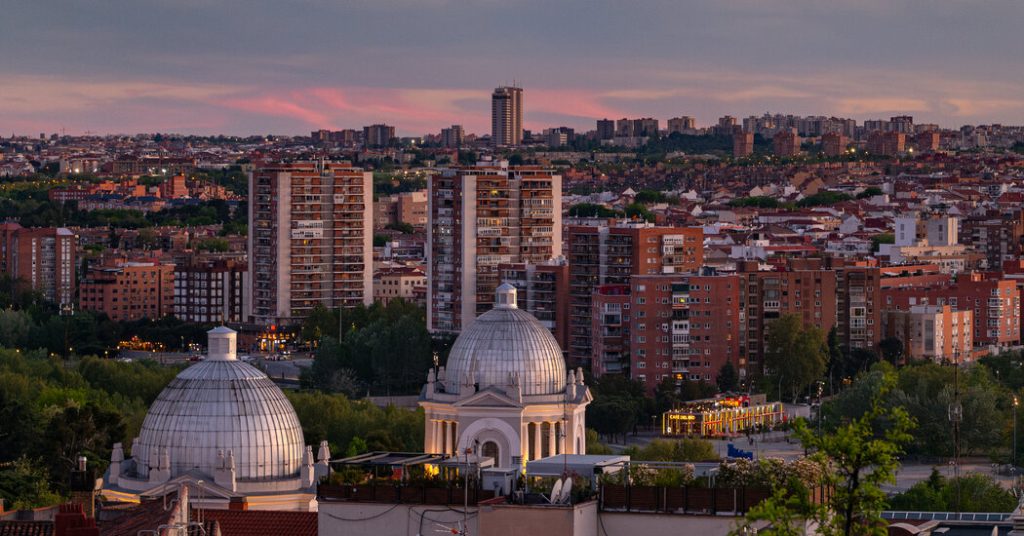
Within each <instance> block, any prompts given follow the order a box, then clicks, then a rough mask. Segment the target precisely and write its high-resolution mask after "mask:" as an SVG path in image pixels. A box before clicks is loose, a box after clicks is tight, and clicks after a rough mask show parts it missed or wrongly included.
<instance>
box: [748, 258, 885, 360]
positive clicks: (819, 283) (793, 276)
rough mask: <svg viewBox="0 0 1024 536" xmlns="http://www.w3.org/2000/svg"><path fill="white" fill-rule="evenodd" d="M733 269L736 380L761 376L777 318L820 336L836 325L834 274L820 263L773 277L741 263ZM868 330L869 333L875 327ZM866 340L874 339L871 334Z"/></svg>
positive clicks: (801, 262) (804, 263)
mask: <svg viewBox="0 0 1024 536" xmlns="http://www.w3.org/2000/svg"><path fill="white" fill-rule="evenodd" d="M737 268H738V275H739V277H740V302H741V303H742V304H743V309H744V310H745V311H744V312H745V314H744V320H745V322H744V326H743V333H741V338H740V344H739V371H740V375H741V377H743V376H746V375H755V374H761V373H762V372H763V369H764V358H765V350H766V348H765V346H766V344H767V341H768V332H769V330H770V328H771V324H772V322H774V321H775V320H777V319H778V318H780V317H782V316H784V315H790V314H792V315H796V316H798V317H800V319H801V320H802V321H803V323H804V325H806V326H815V327H817V328H819V329H821V330H822V331H824V332H825V333H828V331H829V330H831V329H832V327H833V326H835V325H836V323H837V320H838V315H837V308H838V303H839V302H838V298H837V290H838V286H837V279H836V272H835V271H833V270H828V269H824V268H823V267H822V265H821V260H820V259H793V260H791V261H790V262H789V264H788V265H787V266H781V267H779V268H777V269H775V270H772V271H761V270H760V267H759V265H758V263H757V262H756V261H754V262H751V261H743V262H740V263H738V266H737ZM847 303H848V302H847ZM866 321H867V320H866V319H865V324H866ZM871 328H872V329H871V330H870V331H872V332H873V331H874V329H873V328H874V326H871ZM865 336H868V335H867V333H865ZM870 337H871V338H874V337H875V335H874V333H872V334H871V335H870Z"/></svg>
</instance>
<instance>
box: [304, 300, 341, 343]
mask: <svg viewBox="0 0 1024 536" xmlns="http://www.w3.org/2000/svg"><path fill="white" fill-rule="evenodd" d="M340 327H341V318H340V316H339V315H338V314H336V313H335V312H333V311H331V310H330V309H328V308H327V307H326V306H324V304H322V303H317V304H316V305H314V306H313V310H312V311H310V312H309V316H307V317H306V319H305V320H304V321H303V322H302V329H301V330H300V331H299V336H300V337H302V340H303V341H304V342H305V343H306V344H309V345H310V346H311V347H314V348H315V347H317V346H319V344H320V340H321V339H323V338H324V337H334V338H337V337H338V330H339V329H340Z"/></svg>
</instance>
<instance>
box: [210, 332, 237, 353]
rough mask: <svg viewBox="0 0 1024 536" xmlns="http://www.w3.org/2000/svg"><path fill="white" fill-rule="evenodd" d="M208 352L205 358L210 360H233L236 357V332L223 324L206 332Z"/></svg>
mask: <svg viewBox="0 0 1024 536" xmlns="http://www.w3.org/2000/svg"><path fill="white" fill-rule="evenodd" d="M206 337H207V347H208V352H207V356H206V359H208V360H210V361H234V360H235V359H237V357H236V353H235V348H236V345H237V341H238V334H237V333H235V331H234V330H232V329H230V328H226V327H224V326H220V327H216V328H213V329H211V330H210V331H207V332H206Z"/></svg>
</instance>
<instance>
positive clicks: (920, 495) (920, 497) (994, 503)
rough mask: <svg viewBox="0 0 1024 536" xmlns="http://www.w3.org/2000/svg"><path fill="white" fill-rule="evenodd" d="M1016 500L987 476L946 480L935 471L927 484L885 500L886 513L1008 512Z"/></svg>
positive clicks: (975, 474)
mask: <svg viewBox="0 0 1024 536" xmlns="http://www.w3.org/2000/svg"><path fill="white" fill-rule="evenodd" d="M1016 507H1017V499H1016V498H1015V497H1014V496H1013V494H1012V493H1010V491H1009V490H1007V489H1006V488H1004V487H1002V486H1001V485H999V483H998V482H996V481H995V480H993V479H992V477H991V476H989V475H983V474H979V473H974V474H969V475H965V476H962V477H960V478H951V479H947V478H945V477H943V476H941V475H940V474H939V472H938V471H937V470H935V469H933V470H932V474H931V476H930V477H928V480H924V481H922V482H918V483H917V484H914V485H913V486H911V487H910V489H908V490H907V491H905V492H903V493H900V494H897V495H895V496H893V497H892V498H890V499H889V509H891V510H910V511H919V512H952V511H960V512H1010V511H1012V510H1013V509H1015V508H1016Z"/></svg>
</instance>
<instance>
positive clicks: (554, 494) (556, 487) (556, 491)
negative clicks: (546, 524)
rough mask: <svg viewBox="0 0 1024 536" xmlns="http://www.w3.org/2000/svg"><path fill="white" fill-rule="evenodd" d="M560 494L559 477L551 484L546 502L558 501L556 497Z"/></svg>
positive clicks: (560, 481)
mask: <svg viewBox="0 0 1024 536" xmlns="http://www.w3.org/2000/svg"><path fill="white" fill-rule="evenodd" d="M561 496H562V479H561V478H559V479H558V480H556V481H555V485H554V486H551V494H550V495H548V502H549V503H556V502H558V499H559V498H560V497H561Z"/></svg>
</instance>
